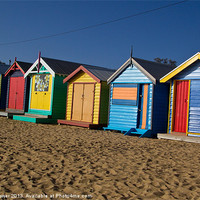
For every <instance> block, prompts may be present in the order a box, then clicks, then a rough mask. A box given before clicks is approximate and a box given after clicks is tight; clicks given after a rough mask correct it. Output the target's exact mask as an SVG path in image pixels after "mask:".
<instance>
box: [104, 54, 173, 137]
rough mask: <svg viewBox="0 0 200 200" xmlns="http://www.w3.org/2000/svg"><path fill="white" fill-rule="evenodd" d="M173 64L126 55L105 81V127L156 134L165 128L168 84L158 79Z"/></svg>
mask: <svg viewBox="0 0 200 200" xmlns="http://www.w3.org/2000/svg"><path fill="white" fill-rule="evenodd" d="M172 69H174V67H172V66H170V65H166V64H161V63H156V62H152V61H147V60H143V59H139V58H132V57H130V58H129V59H128V60H127V61H126V62H125V63H124V64H123V65H122V66H121V67H120V68H119V69H118V70H117V71H116V72H115V73H114V74H113V75H112V76H111V77H110V78H109V79H108V81H107V83H108V84H110V109H109V116H108V117H109V119H108V127H107V128H105V129H107V130H117V131H121V132H123V133H124V134H125V135H132V134H137V135H139V136H140V137H156V133H158V132H165V131H166V130H167V112H168V101H169V84H161V83H160V82H159V79H160V78H161V77H162V76H164V75H165V74H167V73H168V72H170V71H171V70H172Z"/></svg>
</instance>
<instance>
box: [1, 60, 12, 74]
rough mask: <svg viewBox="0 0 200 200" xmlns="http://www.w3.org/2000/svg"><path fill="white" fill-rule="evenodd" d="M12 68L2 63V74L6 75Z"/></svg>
mask: <svg viewBox="0 0 200 200" xmlns="http://www.w3.org/2000/svg"><path fill="white" fill-rule="evenodd" d="M9 67H10V66H9V65H6V64H4V63H0V74H5V72H6V71H7V70H8V68H9Z"/></svg>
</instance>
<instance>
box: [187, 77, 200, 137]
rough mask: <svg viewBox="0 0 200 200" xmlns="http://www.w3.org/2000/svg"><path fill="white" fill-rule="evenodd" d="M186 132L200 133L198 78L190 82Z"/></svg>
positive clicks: (199, 82)
mask: <svg viewBox="0 0 200 200" xmlns="http://www.w3.org/2000/svg"><path fill="white" fill-rule="evenodd" d="M188 132H191V133H200V80H192V81H191V83H190V104H189V125H188Z"/></svg>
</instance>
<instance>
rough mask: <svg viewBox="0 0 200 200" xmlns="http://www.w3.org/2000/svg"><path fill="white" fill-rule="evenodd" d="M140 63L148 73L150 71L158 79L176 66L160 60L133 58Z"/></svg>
mask: <svg viewBox="0 0 200 200" xmlns="http://www.w3.org/2000/svg"><path fill="white" fill-rule="evenodd" d="M133 59H134V60H135V61H136V62H137V63H138V64H139V65H141V66H142V67H143V68H144V69H145V70H146V71H147V72H148V73H150V74H151V75H152V76H153V77H154V78H155V79H156V80H159V79H160V78H161V77H163V76H164V75H165V74H167V73H169V72H170V71H171V70H173V69H175V68H176V67H175V66H171V65H167V64H162V63H158V62H153V61H148V60H143V59H141V58H133Z"/></svg>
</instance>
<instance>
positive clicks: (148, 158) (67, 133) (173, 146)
mask: <svg viewBox="0 0 200 200" xmlns="http://www.w3.org/2000/svg"><path fill="white" fill-rule="evenodd" d="M0 125H1V129H0V199H6V198H7V199H78V200H79V199H94V200H107V199H108V200H126V199H130V200H134V199H136V200H137V199H148V200H149V199H167V200H171V199H180V200H183V199H200V152H199V150H200V144H195V143H187V142H179V141H171V140H158V139H147V138H137V137H131V136H123V135H122V134H121V133H116V132H110V131H102V130H88V129H87V128H80V127H74V126H67V125H45V124H33V123H28V122H20V121H14V120H10V119H7V118H3V117H0Z"/></svg>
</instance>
